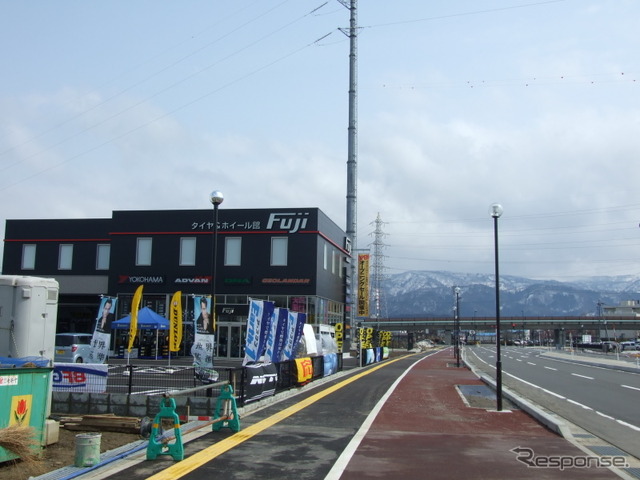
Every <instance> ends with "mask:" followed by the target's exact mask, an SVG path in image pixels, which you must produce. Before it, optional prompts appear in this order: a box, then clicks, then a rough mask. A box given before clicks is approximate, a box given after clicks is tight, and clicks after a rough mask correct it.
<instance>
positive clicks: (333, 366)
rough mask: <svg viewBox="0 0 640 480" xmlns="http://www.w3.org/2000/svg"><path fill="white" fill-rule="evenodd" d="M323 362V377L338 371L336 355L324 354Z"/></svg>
mask: <svg viewBox="0 0 640 480" xmlns="http://www.w3.org/2000/svg"><path fill="white" fill-rule="evenodd" d="M323 360H324V373H323V374H324V376H325V377H326V376H329V375H333V374H334V373H336V372H337V371H338V354H337V353H325V354H324V356H323Z"/></svg>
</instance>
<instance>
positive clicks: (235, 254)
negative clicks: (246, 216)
mask: <svg viewBox="0 0 640 480" xmlns="http://www.w3.org/2000/svg"><path fill="white" fill-rule="evenodd" d="M241 252H242V238H241V237H225V239H224V264H225V265H226V266H230V267H239V266H240V265H241V262H240V260H241Z"/></svg>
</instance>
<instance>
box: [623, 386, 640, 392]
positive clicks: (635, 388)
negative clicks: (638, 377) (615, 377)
mask: <svg viewBox="0 0 640 480" xmlns="http://www.w3.org/2000/svg"><path fill="white" fill-rule="evenodd" d="M621 387H622V388H630V389H631V390H638V391H640V388H638V387H632V386H630V385H621Z"/></svg>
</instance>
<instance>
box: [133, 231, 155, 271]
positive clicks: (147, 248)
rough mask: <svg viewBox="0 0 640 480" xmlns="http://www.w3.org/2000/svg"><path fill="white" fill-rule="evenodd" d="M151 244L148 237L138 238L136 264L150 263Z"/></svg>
mask: <svg viewBox="0 0 640 480" xmlns="http://www.w3.org/2000/svg"><path fill="white" fill-rule="evenodd" d="M151 246H152V239H151V238H148V237H140V238H138V243H137V246H136V265H137V266H145V265H151Z"/></svg>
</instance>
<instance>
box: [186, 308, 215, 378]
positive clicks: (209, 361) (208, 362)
mask: <svg viewBox="0 0 640 480" xmlns="http://www.w3.org/2000/svg"><path fill="white" fill-rule="evenodd" d="M193 318H195V319H196V333H195V338H194V342H193V346H192V347H191V355H193V365H194V367H195V368H196V373H197V375H198V376H200V377H201V378H203V379H211V378H213V377H212V376H213V372H211V370H213V356H214V348H215V335H214V333H213V322H212V317H211V297H195V298H194V299H193Z"/></svg>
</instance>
